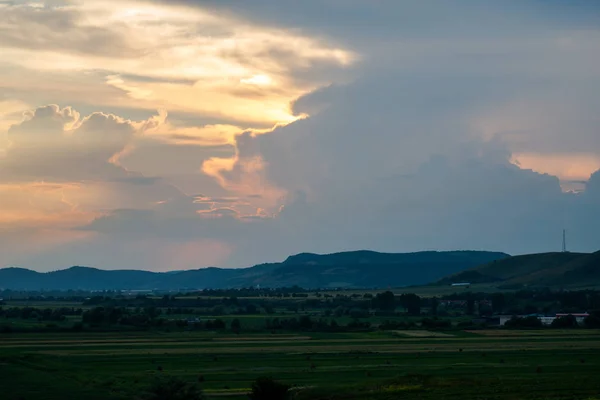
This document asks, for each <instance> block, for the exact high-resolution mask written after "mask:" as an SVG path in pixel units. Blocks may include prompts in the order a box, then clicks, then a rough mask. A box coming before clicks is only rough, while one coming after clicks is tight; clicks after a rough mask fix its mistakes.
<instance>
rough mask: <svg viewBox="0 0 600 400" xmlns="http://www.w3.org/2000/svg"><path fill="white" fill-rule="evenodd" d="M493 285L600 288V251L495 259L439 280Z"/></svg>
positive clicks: (449, 282) (441, 282) (446, 282)
mask: <svg viewBox="0 0 600 400" xmlns="http://www.w3.org/2000/svg"><path fill="white" fill-rule="evenodd" d="M457 282H469V283H473V284H477V283H489V284H492V285H494V286H496V287H498V288H520V287H552V288H560V287H564V288H587V287H589V288H591V287H598V286H600V252H596V253H593V254H586V253H543V254H530V255H524V256H515V257H509V258H505V259H499V260H494V261H492V262H490V263H487V264H484V265H481V266H479V267H476V268H472V269H469V270H466V271H463V272H460V273H457V274H454V275H451V276H449V277H447V278H444V279H442V280H440V281H439V283H440V284H451V283H457Z"/></svg>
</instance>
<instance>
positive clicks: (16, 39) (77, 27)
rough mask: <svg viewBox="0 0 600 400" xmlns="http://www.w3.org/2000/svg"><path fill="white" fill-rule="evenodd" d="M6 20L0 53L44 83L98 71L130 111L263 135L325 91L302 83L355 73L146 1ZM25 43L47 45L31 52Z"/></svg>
mask: <svg viewBox="0 0 600 400" xmlns="http://www.w3.org/2000/svg"><path fill="white" fill-rule="evenodd" d="M4 13H5V17H4V18H3V17H0V22H4V23H3V24H0V49H1V50H2V53H3V55H4V57H3V59H4V60H10V64H12V65H16V66H19V67H21V68H26V69H28V70H31V71H39V73H46V74H49V73H59V74H70V75H80V74H82V73H85V72H86V71H89V72H91V71H93V72H94V73H95V74H99V75H100V76H101V75H102V74H104V79H102V80H101V81H97V84H98V85H108V86H111V87H113V88H115V89H117V90H119V91H121V92H122V93H123V94H124V95H125V96H126V97H127V98H128V101H129V104H128V106H130V107H131V106H135V107H142V108H147V109H157V108H166V109H168V110H169V111H170V112H173V111H185V112H201V113H203V114H206V115H213V116H216V117H222V118H226V119H229V120H238V121H243V122H250V123H254V124H259V125H261V126H265V125H274V124H276V123H289V122H291V121H293V120H294V119H295V118H294V116H293V115H292V114H291V111H290V109H289V103H290V102H291V101H292V100H293V99H295V98H297V97H298V96H300V95H302V94H303V93H306V92H308V91H311V90H313V89H315V88H316V87H317V86H319V85H321V84H324V83H327V82H326V81H324V80H323V79H322V78H318V77H315V80H313V81H310V80H308V81H307V80H306V79H297V77H296V75H297V74H301V73H303V72H304V71H307V70H309V69H311V68H312V67H314V66H316V65H319V64H331V65H335V66H338V67H345V66H349V65H351V64H352V62H353V61H354V60H355V58H356V57H355V55H353V54H352V53H351V52H349V51H347V50H343V49H340V48H336V47H332V46H329V45H327V44H324V43H321V42H320V41H318V40H316V39H313V38H310V37H306V36H300V35H295V34H293V33H290V32H286V31H283V30H279V29H274V28H267V27H262V26H255V25H252V24H249V23H247V22H244V21H240V20H234V19H231V18H229V19H228V18H225V17H221V16H217V15H214V14H211V13H208V12H205V11H203V10H202V9H199V8H186V7H178V6H174V5H157V4H151V3H148V2H144V1H125V2H120V3H119V7H114V2H107V1H102V0H90V1H85V2H83V1H74V2H69V3H68V5H67V6H63V7H59V6H52V5H48V4H46V5H45V6H44V7H42V6H41V5H35V6H33V5H31V4H29V5H20V6H19V5H17V6H13V7H9V8H7V9H6V10H5V11H4ZM2 20H3V21H2ZM53 24H61V25H64V28H63V29H55V28H56V27H55V26H53ZM24 36H25V37H26V36H32V37H33V36H37V37H43V39H37V40H36V41H29V42H26V41H24V40H23V37H24ZM283 49H285V50H283ZM5 62H6V61H5ZM1 67H2V62H1V61H0V68H1ZM1 83H2V78H0V84H1ZM40 90H42V91H43V90H44V87H42V88H40ZM76 100H79V101H86V102H89V101H92V102H95V103H98V104H107V103H109V102H110V101H111V99H109V98H102V97H96V98H89V97H88V98H85V99H83V98H81V99H76Z"/></svg>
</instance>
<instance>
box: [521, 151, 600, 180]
mask: <svg viewBox="0 0 600 400" xmlns="http://www.w3.org/2000/svg"><path fill="white" fill-rule="evenodd" d="M511 161H512V162H513V163H514V164H516V165H518V166H520V167H521V168H524V169H531V170H533V171H536V172H539V173H545V174H550V175H554V176H557V177H559V178H560V179H561V180H565V181H586V180H588V179H589V178H590V176H591V175H592V174H593V173H594V172H596V171H598V170H600V155H598V154H591V153H589V154H588V153H579V154H540V153H515V154H513V156H512V159H511Z"/></svg>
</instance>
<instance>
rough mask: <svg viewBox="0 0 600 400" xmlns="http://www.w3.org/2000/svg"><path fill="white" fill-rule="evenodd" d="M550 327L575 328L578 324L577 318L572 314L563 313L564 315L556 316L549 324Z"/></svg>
mask: <svg viewBox="0 0 600 400" xmlns="http://www.w3.org/2000/svg"><path fill="white" fill-rule="evenodd" d="M550 326H551V327H552V328H577V327H578V326H579V324H577V318H575V317H574V316H573V315H571V314H569V315H565V316H564V317H558V318H556V319H555V320H554V321H552V324H550Z"/></svg>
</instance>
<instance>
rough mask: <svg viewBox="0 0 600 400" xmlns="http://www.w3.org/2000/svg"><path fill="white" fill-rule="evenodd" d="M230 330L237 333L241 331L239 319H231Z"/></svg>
mask: <svg viewBox="0 0 600 400" xmlns="http://www.w3.org/2000/svg"><path fill="white" fill-rule="evenodd" d="M231 330H232V331H233V333H235V334H239V333H240V332H241V331H242V323H241V322H240V320H239V319H237V318H236V319H234V320H233V321H231Z"/></svg>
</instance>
